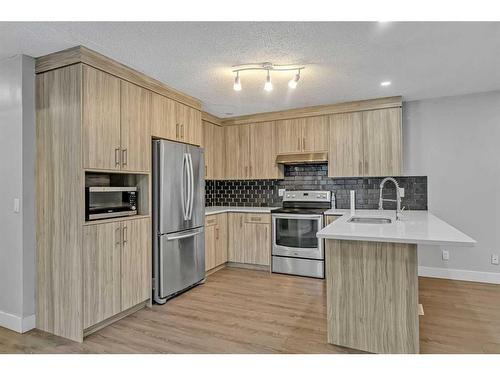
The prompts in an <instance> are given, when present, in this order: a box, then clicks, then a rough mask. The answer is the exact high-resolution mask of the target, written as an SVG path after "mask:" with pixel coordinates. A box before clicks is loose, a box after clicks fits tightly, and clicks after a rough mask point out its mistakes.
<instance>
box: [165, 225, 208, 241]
mask: <svg viewBox="0 0 500 375" xmlns="http://www.w3.org/2000/svg"><path fill="white" fill-rule="evenodd" d="M202 233H203V227H201V228H198V229H194V230H190V231H186V232H182V233H181V234H167V241H174V240H181V239H183V238H189V237H194V236H197V235H199V234H202Z"/></svg>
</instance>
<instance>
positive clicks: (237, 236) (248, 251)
mask: <svg viewBox="0 0 500 375" xmlns="http://www.w3.org/2000/svg"><path fill="white" fill-rule="evenodd" d="M228 215H229V216H228V222H229V224H228V227H229V241H228V261H230V262H235V263H246V264H255V265H262V266H269V265H270V258H271V215H270V214H252V213H229V214H228Z"/></svg>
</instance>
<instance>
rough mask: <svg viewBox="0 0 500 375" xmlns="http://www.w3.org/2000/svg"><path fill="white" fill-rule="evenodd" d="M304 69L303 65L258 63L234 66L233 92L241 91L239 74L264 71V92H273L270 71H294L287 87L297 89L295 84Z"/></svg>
mask: <svg viewBox="0 0 500 375" xmlns="http://www.w3.org/2000/svg"><path fill="white" fill-rule="evenodd" d="M305 68H306V67H305V66H303V65H274V64H272V63H269V62H266V63H259V64H245V65H236V66H233V73H236V76H235V77H234V85H233V90H234V91H241V81H240V72H242V71H245V70H265V71H266V72H267V75H266V83H265V84H264V90H265V91H268V92H269V91H272V90H273V83H272V82H271V71H292V70H296V71H297V74H295V76H294V77H293V78H292V79H291V80H290V81H289V82H288V87H290V88H291V89H294V88H296V87H297V84H298V82H299V79H300V71H301V70H302V69H305Z"/></svg>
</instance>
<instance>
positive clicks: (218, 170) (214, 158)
mask: <svg viewBox="0 0 500 375" xmlns="http://www.w3.org/2000/svg"><path fill="white" fill-rule="evenodd" d="M203 147H204V148H205V179H207V180H223V179H225V170H226V168H225V164H226V161H225V154H226V147H225V144H224V128H223V127H222V126H218V125H214V124H211V123H209V122H205V121H204V122H203Z"/></svg>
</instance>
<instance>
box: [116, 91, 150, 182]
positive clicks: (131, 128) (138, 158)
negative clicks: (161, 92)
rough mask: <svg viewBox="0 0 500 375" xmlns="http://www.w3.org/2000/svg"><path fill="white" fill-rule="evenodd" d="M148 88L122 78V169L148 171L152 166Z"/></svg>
mask: <svg viewBox="0 0 500 375" xmlns="http://www.w3.org/2000/svg"><path fill="white" fill-rule="evenodd" d="M150 119H151V91H149V90H146V89H143V88H142V87H140V86H137V85H134V84H133V83H130V82H126V81H121V137H120V138H121V155H120V160H121V165H122V166H121V170H122V171H129V172H147V171H149V170H150V168H151V167H150V165H151V152H150V151H149V150H150V144H151V120H150Z"/></svg>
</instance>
